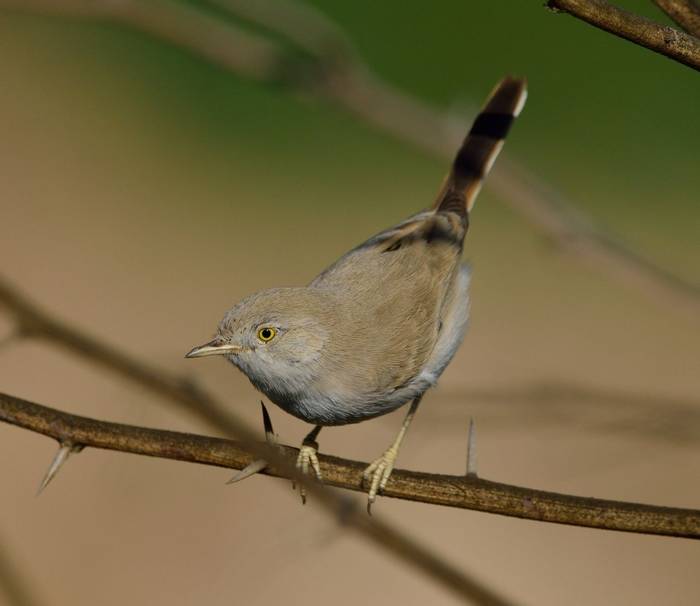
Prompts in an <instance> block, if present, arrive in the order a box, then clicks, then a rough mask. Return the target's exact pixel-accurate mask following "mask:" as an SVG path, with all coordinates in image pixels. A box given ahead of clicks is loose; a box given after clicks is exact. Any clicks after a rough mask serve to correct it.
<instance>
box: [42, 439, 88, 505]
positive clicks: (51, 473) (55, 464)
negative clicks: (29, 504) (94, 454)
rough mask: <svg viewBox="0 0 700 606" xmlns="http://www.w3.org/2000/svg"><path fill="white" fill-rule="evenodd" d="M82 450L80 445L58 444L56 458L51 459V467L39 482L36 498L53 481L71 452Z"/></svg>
mask: <svg viewBox="0 0 700 606" xmlns="http://www.w3.org/2000/svg"><path fill="white" fill-rule="evenodd" d="M82 449H83V446H82V445H79V446H78V447H76V446H74V445H73V444H71V443H70V442H61V443H60V446H59V448H58V452H57V453H56V456H55V457H54V458H53V461H51V465H50V466H49V469H48V471H47V472H46V475H45V476H44V479H43V480H42V481H41V485H40V486H39V490H37V491H36V496H37V497H38V496H39V495H40V494H41V493H42V491H43V490H44V489H45V488H46V487H47V486H48V485H49V482H51V480H53V479H54V477H55V476H56V474H57V473H58V470H59V469H61V466H62V465H63V464H64V463H65V462H66V461H67V460H68V457H69V455H70V454H71V453H72V452H80V451H81V450H82Z"/></svg>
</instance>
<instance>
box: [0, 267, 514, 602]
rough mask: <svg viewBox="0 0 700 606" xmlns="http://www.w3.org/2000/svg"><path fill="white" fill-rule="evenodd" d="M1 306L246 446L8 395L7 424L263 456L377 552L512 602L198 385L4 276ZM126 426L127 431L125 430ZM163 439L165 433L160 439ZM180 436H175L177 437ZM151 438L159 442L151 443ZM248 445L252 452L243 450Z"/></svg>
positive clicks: (470, 595)
mask: <svg viewBox="0 0 700 606" xmlns="http://www.w3.org/2000/svg"><path fill="white" fill-rule="evenodd" d="M0 307H4V308H5V309H7V310H8V311H9V312H10V313H11V314H12V315H13V316H14V318H15V321H16V322H17V325H18V328H20V329H21V330H22V331H23V333H24V334H25V335H27V336H28V337H34V338H39V339H44V340H47V341H49V342H52V343H54V344H55V345H58V346H60V347H63V348H64V349H66V350H67V351H69V352H71V353H73V354H77V355H79V356H81V357H83V358H84V359H85V360H87V361H90V362H93V363H95V364H97V365H98V366H101V367H102V368H104V369H106V370H108V371H111V372H113V373H116V374H117V375H120V376H121V377H122V378H124V379H127V380H128V381H130V382H132V383H135V384H136V385H139V386H141V387H144V388H146V389H148V390H149V391H151V392H152V393H154V394H156V395H158V396H160V397H163V398H165V399H167V400H169V401H170V402H174V403H175V404H178V405H179V406H181V407H182V408H183V409H185V410H187V411H188V412H190V413H193V414H195V415H196V416H198V417H199V418H200V419H202V420H203V421H204V422H206V423H207V424H208V425H209V426H210V427H213V428H215V429H217V430H219V431H222V432H223V433H225V434H226V435H231V436H236V437H238V438H239V439H240V440H241V441H242V442H240V443H238V444H237V445H235V448H234V450H233V452H234V453H236V454H234V456H233V460H232V464H228V463H229V459H222V460H221V461H219V462H217V459H216V456H217V455H216V453H217V452H218V450H217V448H218V447H221V448H224V449H226V448H228V447H227V446H226V444H228V442H226V441H224V440H217V439H216V438H203V437H197V436H187V435H186V434H173V433H172V432H156V433H153V431H155V430H148V429H144V428H129V426H121V425H117V424H107V425H104V424H102V423H100V422H98V421H92V420H90V419H84V418H82V417H76V416H73V415H66V414H65V413H60V412H58V411H52V410H51V409H46V408H42V407H38V408H36V407H35V408H32V406H36V405H32V404H30V403H28V402H23V401H21V400H18V399H16V398H12V397H11V396H5V397H4V399H3V415H0V416H1V417H2V420H4V421H6V422H11V423H14V424H17V425H21V426H24V423H30V426H33V427H34V428H35V430H37V431H39V433H44V434H45V435H50V436H52V437H56V439H58V440H59V443H62V444H63V443H71V444H73V445H74V449H77V448H80V447H84V446H95V447H98V448H112V449H115V450H119V449H122V450H124V449H126V451H127V452H135V453H140V454H150V455H153V456H165V457H169V458H176V459H182V460H192V461H197V458H196V456H205V455H204V451H205V450H207V449H211V450H210V452H209V455H206V456H209V457H210V458H209V460H208V461H207V460H204V459H202V461H201V462H210V463H211V464H214V465H217V464H222V465H223V464H224V461H225V462H226V464H225V466H227V467H232V468H234V469H243V468H244V467H245V466H247V465H248V464H250V463H251V462H252V461H253V460H255V459H264V460H265V461H268V462H270V465H271V466H273V468H274V469H276V470H277V473H278V474H283V475H284V476H285V477H288V478H293V479H294V480H295V481H297V482H299V483H300V484H302V485H304V487H305V488H306V490H307V491H308V492H310V493H311V494H312V495H313V496H314V502H315V503H318V504H319V505H321V506H322V507H323V508H324V510H325V511H326V512H327V513H330V514H332V515H333V516H335V517H336V518H337V519H339V520H340V521H341V522H342V523H343V525H344V526H347V527H349V528H352V529H354V530H355V531H357V532H358V533H359V534H360V535H361V536H364V537H365V538H366V539H368V540H370V541H371V542H373V543H374V544H375V545H377V546H378V547H380V548H382V549H384V550H385V551H388V552H389V553H391V554H393V555H394V556H396V557H397V558H398V559H399V560H402V561H404V562H406V563H407V564H409V565H411V566H414V567H415V568H417V569H418V570H420V571H422V572H423V573H425V574H426V575H428V576H429V577H431V578H432V579H433V580H435V581H437V582H439V583H441V584H442V585H443V586H444V587H446V588H447V589H449V590H451V591H452V592H454V593H456V594H457V595H459V596H460V597H461V598H463V599H467V600H471V601H473V602H475V603H477V604H482V605H484V606H508V604H509V602H508V601H506V600H505V599H504V598H502V597H500V596H499V595H497V594H496V593H495V592H494V591H492V590H491V589H489V588H488V587H486V586H485V585H483V584H482V583H480V582H479V581H478V580H477V579H475V578H472V577H470V576H469V575H467V574H466V573H464V572H463V571H460V570H458V569H457V568H455V567H454V566H452V564H450V563H449V562H446V561H445V560H443V559H441V558H440V557H439V556H438V555H436V554H434V553H432V552H431V551H430V550H429V549H427V548H426V547H424V546H423V545H421V544H420V543H417V542H415V541H414V540H413V539H411V538H410V537H408V536H407V535H405V534H404V533H402V532H400V531H399V530H397V529H396V528H394V527H393V526H392V525H390V524H388V523H387V522H382V521H381V520H378V519H377V518H376V517H374V518H372V519H368V516H367V515H365V513H364V511H363V510H362V508H359V507H357V505H356V504H355V503H354V502H353V501H351V500H349V499H348V498H347V497H344V496H342V495H339V494H337V493H335V492H332V491H329V490H326V489H325V488H324V487H323V486H321V485H320V484H318V483H317V482H315V481H313V480H310V479H309V478H307V477H302V476H300V475H299V473H298V472H297V471H296V469H295V467H294V465H293V463H292V459H289V458H287V457H286V456H285V453H284V451H282V450H280V448H279V446H277V445H273V444H268V443H258V442H256V434H255V432H254V431H253V430H251V429H250V428H249V427H248V426H247V424H246V423H245V422H243V421H241V420H240V419H239V418H238V417H237V416H236V415H234V414H233V412H232V411H230V410H228V409H227V408H224V407H223V406H222V405H221V404H220V403H218V402H217V401H216V400H214V398H212V397H211V396H210V395H208V394H207V393H205V392H204V391H203V390H201V389H199V388H196V387H195V386H194V385H193V384H192V383H190V382H188V381H186V380H184V379H180V378H177V377H174V376H171V375H169V374H167V373H164V372H161V371H158V370H156V369H154V368H150V367H148V366H147V365H144V364H141V363H140V362H139V361H137V360H135V359H132V358H130V357H129V356H127V355H126V354H124V353H122V352H120V351H118V350H117V349H115V348H112V347H109V346H107V345H104V344H102V343H100V342H99V341H97V340H96V339H94V338H92V337H90V336H88V335H86V334H84V333H81V332H80V331H79V330H78V329H76V328H73V327H70V326H68V325H67V324H65V323H62V322H59V321H58V320H55V319H53V318H51V317H50V316H48V315H47V314H45V313H44V312H43V311H41V310H40V309H39V308H38V307H37V306H36V305H34V304H33V303H31V302H29V301H28V300H26V299H25V298H24V297H22V296H21V295H20V294H19V293H18V292H17V291H16V290H15V289H13V288H12V287H11V286H9V285H8V284H7V283H5V282H3V281H2V280H1V279H0ZM5 415H7V416H5ZM95 424H97V425H95ZM125 427H126V428H127V430H126V431H122V430H123V428H125ZM28 428H29V427H28ZM100 428H101V429H100ZM103 430H105V431H106V433H104V432H103ZM183 435H184V436H185V438H183V439H184V442H183V441H181V440H180V439H179V437H178V436H183ZM71 436H72V437H71ZM157 436H160V439H159V438H158V437H157ZM173 437H174V438H175V439H172V438H173ZM151 439H152V441H149V440H151ZM222 445H223V446H222ZM244 445H245V450H243V448H244ZM129 448H131V449H132V450H129ZM227 452H228V454H227V455H226V456H227V457H228V456H231V451H227ZM195 455H196V456H195ZM222 456H223V455H222ZM211 457H214V458H213V459H212V458H211ZM242 457H245V458H244V459H243V460H244V461H245V463H244V464H242V465H238V463H237V462H238V461H240V460H241V458H242Z"/></svg>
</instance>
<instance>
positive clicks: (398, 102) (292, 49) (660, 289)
mask: <svg viewBox="0 0 700 606" xmlns="http://www.w3.org/2000/svg"><path fill="white" fill-rule="evenodd" d="M210 5H213V6H214V7H215V8H216V9H217V11H218V12H215V11H214V10H212V11H206V10H201V9H198V8H197V7H196V6H194V5H192V4H187V3H184V2H177V1H175V0H141V1H139V2H136V1H134V0H121V1H119V2H110V1H108V0H55V1H49V0H22V1H20V0H0V7H6V8H12V9H14V10H16V11H22V12H32V11H34V12H37V11H38V12H42V13H49V14H54V15H60V14H65V15H68V16H81V17H88V18H93V19H97V20H111V21H117V22H119V23H122V24H124V25H127V26H129V27H133V28H135V29H137V30H139V31H142V32H144V33H147V34H150V35H152V36H155V37H156V38H159V39H162V40H167V41H169V42H171V43H173V44H175V45H177V46H180V47H183V48H186V49H188V50H189V51H191V52H193V53H194V54H197V55H199V56H201V57H204V58H205V59H207V60H209V61H211V62H213V63H215V64H217V65H219V66H221V67H223V68H224V69H226V70H228V71H230V72H232V73H234V74H236V75H238V76H243V77H245V78H250V79H253V80H256V81H258V82H260V83H261V84H268V85H273V86H280V85H282V86H286V87H289V88H290V89H291V90H293V91H295V92H296V93H298V94H300V95H302V96H307V97H313V98H321V99H324V100H325V101H327V102H330V103H332V104H334V105H337V106H339V107H341V108H343V109H345V110H346V111H348V112H350V113H351V114H353V115H354V116H356V117H357V118H358V119H360V120H362V121H363V122H365V123H367V124H370V125H371V126H373V127H375V128H377V129H379V130H380V131H383V132H385V133H388V134H390V135H392V136H394V137H396V138H398V139H401V140H403V141H407V142H409V143H411V144H413V145H415V146H416V147H418V148H419V149H422V150H424V151H426V152H429V153H432V154H436V155H439V156H441V157H445V158H451V156H452V154H453V152H454V149H453V147H454V146H453V144H452V141H453V140H454V139H456V138H457V137H454V136H448V135H449V133H448V131H449V130H450V129H449V128H448V124H449V122H450V120H449V119H448V118H449V117H448V115H447V112H445V111H443V110H439V109H436V108H434V107H432V106H431V105H429V104H428V103H426V102H424V101H423V100H421V99H418V98H416V97H413V96H411V95H409V94H408V93H406V92H404V91H401V90H399V89H397V88H395V87H393V86H391V85H390V84H389V83H387V82H386V81H384V80H382V79H381V78H379V77H378V76H377V75H376V74H374V73H373V72H372V71H371V70H370V68H369V67H368V66H367V65H366V64H364V63H363V62H362V61H361V59H360V58H359V55H358V53H356V52H355V51H354V49H353V48H352V44H351V43H350V41H349V39H348V37H347V36H346V35H345V33H344V32H343V31H342V30H341V29H340V27H339V26H338V25H337V24H335V23H334V22H332V21H331V20H330V19H328V18H327V17H325V16H324V15H322V14H321V13H319V12H318V11H316V10H315V9H314V8H312V7H311V6H309V5H305V4H302V3H299V2H291V1H288V0H265V1H264V2H263V1H262V0H261V1H260V2H244V1H243V0H210ZM550 5H551V6H552V7H555V8H559V9H560V10H567V11H568V10H571V11H572V14H573V10H574V7H585V6H589V7H590V6H601V7H605V8H606V9H607V10H608V12H607V13H605V14H608V13H609V12H610V11H613V13H612V14H614V15H618V17H619V22H620V23H621V24H625V23H627V22H626V21H625V19H627V18H629V17H630V14H629V13H626V12H624V11H619V9H615V8H614V7H610V5H608V4H607V3H604V2H601V0H590V1H589V2H584V1H583V0H552V2H550ZM615 11H617V12H615ZM594 12H595V11H594ZM586 14H589V13H586ZM226 16H228V17H229V18H228V19H226V18H224V17H226ZM631 17H634V15H631ZM233 19H235V20H237V21H244V22H247V23H254V24H255V25H256V27H258V29H267V30H268V31H269V33H270V34H271V36H270V37H266V36H263V35H261V34H258V33H252V32H251V31H249V30H248V29H244V28H243V27H241V26H240V25H237V24H236V23H235V22H233ZM591 19H595V15H592V16H591ZM635 19H639V18H636V17H635ZM609 21H610V20H609ZM610 22H611V23H612V21H610ZM642 22H643V25H644V27H643V28H642V29H643V31H645V32H648V34H646V35H652V33H653V35H654V36H655V40H657V42H658V41H659V39H661V40H662V46H663V47H664V48H666V47H669V48H671V49H675V50H676V52H677V53H681V49H683V48H686V49H694V48H696V46H698V45H700V42H698V41H696V40H694V39H692V38H690V37H689V36H687V35H686V34H682V33H680V32H676V30H673V29H672V28H663V27H662V26H659V25H656V24H654V23H652V22H648V21H646V20H642V21H641V22H640V23H642ZM616 23H617V22H616ZM634 23H635V24H636V23H637V22H636V21H635V22H634ZM625 27H627V28H629V29H630V31H631V32H634V31H636V30H635V29H634V27H635V26H633V25H630V24H629V23H627V25H626V26H625ZM649 32H651V33H649ZM663 32H666V34H667V39H666V38H663V36H662V34H663ZM659 36H662V37H661V38H659ZM690 55H692V53H690ZM698 57H700V52H699V53H698ZM464 130H466V126H464V127H460V132H459V133H458V134H459V136H461V135H463V132H462V131H464ZM488 187H491V189H492V191H493V192H494V193H495V194H496V195H498V196H499V198H501V199H503V201H504V202H506V203H508V204H509V205H510V206H511V207H512V208H513V210H515V211H516V212H518V213H519V214H520V215H521V216H523V217H524V218H525V220H526V221H528V222H529V223H530V224H531V225H533V226H534V227H535V229H537V230H538V231H539V232H540V233H541V234H542V235H544V236H546V237H547V238H548V239H549V240H550V241H552V242H554V243H556V244H557V246H558V247H559V248H560V249H561V250H563V251H566V252H569V253H571V254H572V255H573V256H575V257H578V258H579V259H581V260H583V261H585V262H586V263H587V264H588V265H589V266H591V267H593V268H595V269H596V270H598V271H604V272H607V273H608V275H610V276H611V277H613V278H614V279H616V280H621V281H623V282H626V283H631V284H632V285H634V286H635V287H636V288H638V289H640V290H641V291H642V292H644V293H645V294H646V295H648V296H649V297H650V298H652V299H655V300H657V301H660V302H662V303H664V304H667V305H669V306H673V308H674V309H676V310H683V309H685V310H686V311H688V312H690V313H692V314H694V315H695V316H697V313H698V311H699V310H700V287H698V285H696V284H692V283H689V282H686V281H684V280H683V279H681V278H679V277H678V276H675V275H674V274H673V273H671V272H669V271H667V270H665V269H664V268H662V267H660V266H658V265H657V264H655V263H654V262H653V261H651V260H649V259H648V258H646V257H644V256H642V255H640V254H638V253H637V252H635V251H633V250H631V249H630V248H629V247H627V246H625V245H624V244H623V243H622V242H620V241H619V240H618V239H617V238H615V237H613V236H612V235H611V234H609V233H607V232H606V231H605V230H603V229H601V228H600V227H598V226H596V225H595V224H594V223H593V222H592V221H590V220H589V219H587V218H585V217H584V216H583V215H582V214H581V213H580V212H579V211H577V210H576V209H575V207H574V205H572V204H571V203H570V202H569V201H568V200H566V199H564V197H563V196H561V195H559V194H558V193H557V192H555V191H554V190H553V189H552V188H551V187H549V186H547V185H546V184H545V183H543V182H542V181H540V180H539V179H537V178H536V177H534V176H533V175H532V174H530V173H529V172H528V171H526V170H524V169H523V168H522V167H521V166H519V165H516V164H515V163H514V162H513V161H510V162H509V161H508V159H507V158H505V159H503V160H501V161H500V163H499V170H498V171H497V172H496V173H495V174H494V175H493V177H492V178H491V179H490V181H489V183H488Z"/></svg>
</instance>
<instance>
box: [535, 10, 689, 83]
mask: <svg viewBox="0 0 700 606" xmlns="http://www.w3.org/2000/svg"><path fill="white" fill-rule="evenodd" d="M547 6H548V7H549V8H550V9H552V10H554V11H560V12H563V13H569V14H570V15H572V16H574V17H576V18H578V19H581V20H582V21H585V22H586V23H589V24H591V25H593V26H595V27H597V28H599V29H602V30H604V31H606V32H608V33H611V34H614V35H615V36H619V37H620V38H624V39H625V40H629V41H630V42H634V43H635V44H638V45H639V46H643V47H644V48H648V49H649V50H652V51H654V52H656V53H659V54H660V55H664V56H665V57H668V58H669V59H673V60H674V61H678V62H679V63H682V64H683V65H687V66H688V67H692V68H693V69H696V70H700V40H698V39H697V38H695V37H693V36H690V35H688V34H686V33H684V32H680V31H678V30H677V29H674V28H672V27H669V26H667V25H659V24H658V23H655V22H654V21H651V20H650V19H646V18H645V17H640V16H639V15H635V14H634V13H631V12H629V11H626V10H624V9H621V8H617V7H616V6H613V5H612V4H609V3H608V2H605V0H548V2H547Z"/></svg>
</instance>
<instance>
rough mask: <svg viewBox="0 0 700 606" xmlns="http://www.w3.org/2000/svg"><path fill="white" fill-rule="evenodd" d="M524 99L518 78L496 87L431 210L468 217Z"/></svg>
mask: <svg viewBox="0 0 700 606" xmlns="http://www.w3.org/2000/svg"><path fill="white" fill-rule="evenodd" d="M526 98H527V83H526V81H525V80H524V79H522V78H513V77H510V76H507V77H505V78H503V80H501V81H500V82H499V83H498V85H496V88H494V89H493V92H492V93H491V95H490V96H489V98H488V100H487V101H486V104H485V105H484V108H483V109H482V110H481V113H480V114H479V115H478V116H477V117H476V120H474V124H473V125H472V127H471V130H470V131H469V133H468V134H467V136H466V138H465V139H464V142H463V143H462V147H461V148H460V149H459V151H458V152H457V155H456V156H455V159H454V162H453V163H452V168H451V170H450V173H449V174H448V175H447V177H446V178H445V182H444V183H443V184H442V187H441V188H440V192H439V193H438V196H437V199H436V200H435V204H434V206H433V208H435V209H436V210H438V211H444V212H454V213H457V214H458V215H460V216H462V217H466V216H467V215H468V214H469V212H470V211H471V209H472V207H473V206H474V202H475V200H476V196H477V195H478V194H479V190H480V189H481V184H482V183H483V182H484V179H485V178H486V175H488V174H489V171H490V170H491V167H492V166H493V163H494V161H495V160H496V157H497V156H498V153H499V152H500V151H501V147H503V142H504V140H505V138H506V135H507V134H508V130H509V129H510V125H511V124H512V123H513V120H515V118H517V116H518V114H519V113H520V110H522V108H523V105H525V99H526Z"/></svg>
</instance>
